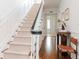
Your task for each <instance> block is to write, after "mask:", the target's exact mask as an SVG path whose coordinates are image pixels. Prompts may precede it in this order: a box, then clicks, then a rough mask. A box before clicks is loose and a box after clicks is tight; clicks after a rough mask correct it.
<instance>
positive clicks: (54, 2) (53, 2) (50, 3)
mask: <svg viewBox="0 0 79 59" xmlns="http://www.w3.org/2000/svg"><path fill="white" fill-rule="evenodd" d="M44 1H45V6H44V8H45V9H47V8H57V7H58V5H59V3H60V0H44Z"/></svg>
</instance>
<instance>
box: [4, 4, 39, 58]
mask: <svg viewBox="0 0 79 59" xmlns="http://www.w3.org/2000/svg"><path fill="white" fill-rule="evenodd" d="M39 7H40V4H34V5H33V6H32V8H31V9H30V11H29V12H28V14H27V16H26V17H25V18H24V21H23V22H22V23H21V25H20V26H19V27H18V30H17V31H16V32H17V33H16V35H15V36H14V40H13V41H12V42H10V43H9V48H8V49H7V50H5V51H4V57H3V59H30V57H31V43H32V42H31V40H32V34H31V27H32V25H33V22H34V20H35V17H36V15H37V12H38V10H39Z"/></svg>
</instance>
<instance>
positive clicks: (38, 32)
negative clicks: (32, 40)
mask: <svg viewBox="0 0 79 59" xmlns="http://www.w3.org/2000/svg"><path fill="white" fill-rule="evenodd" d="M41 6H42V3H41V5H40V7H39V10H38V12H37V15H36V17H35V20H34V23H33V25H32V27H31V33H32V34H42V31H40V30H39V31H34V27H35V24H36V21H37V18H38V15H39V13H40V9H41Z"/></svg>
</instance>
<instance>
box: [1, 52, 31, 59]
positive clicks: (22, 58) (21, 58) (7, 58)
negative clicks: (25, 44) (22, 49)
mask: <svg viewBox="0 0 79 59" xmlns="http://www.w3.org/2000/svg"><path fill="white" fill-rule="evenodd" d="M3 59H30V57H29V56H26V55H18V54H11V53H5V54H4V58H3Z"/></svg>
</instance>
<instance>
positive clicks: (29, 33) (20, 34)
mask: <svg viewBox="0 0 79 59" xmlns="http://www.w3.org/2000/svg"><path fill="white" fill-rule="evenodd" d="M15 36H16V37H27V36H32V34H31V32H28V31H27V32H23V31H22V32H17V34H16V35H15Z"/></svg>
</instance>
